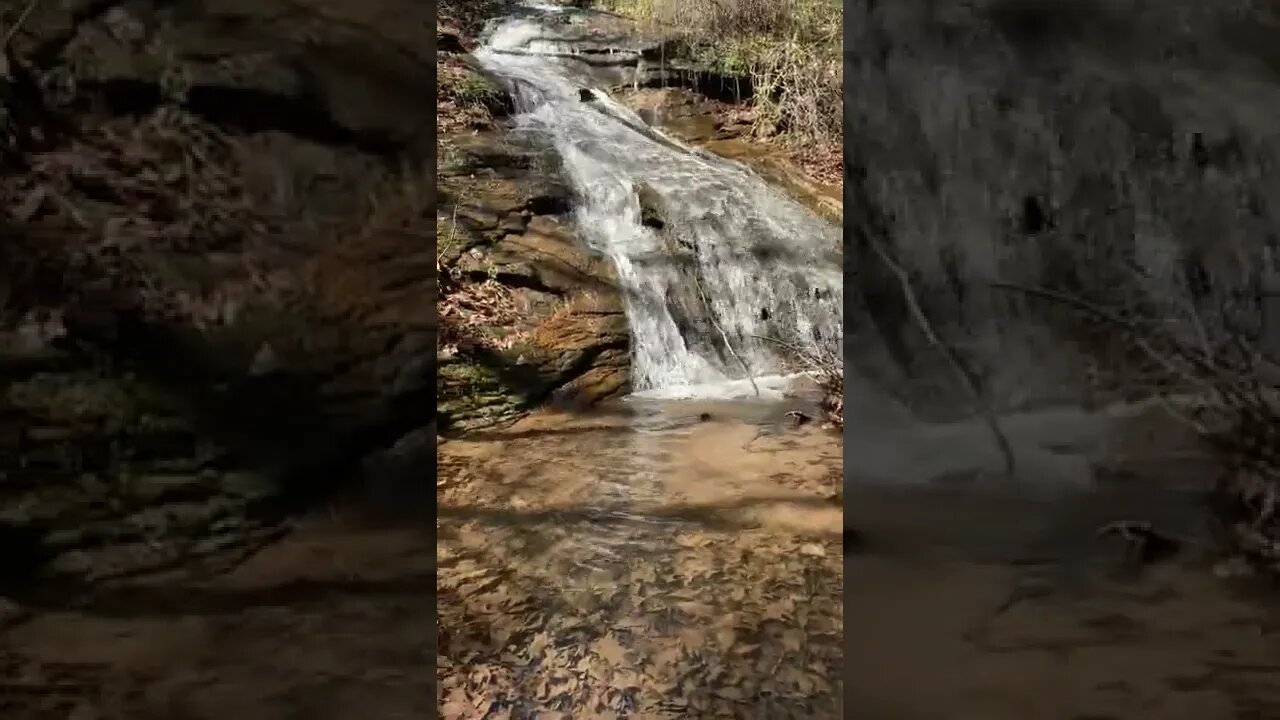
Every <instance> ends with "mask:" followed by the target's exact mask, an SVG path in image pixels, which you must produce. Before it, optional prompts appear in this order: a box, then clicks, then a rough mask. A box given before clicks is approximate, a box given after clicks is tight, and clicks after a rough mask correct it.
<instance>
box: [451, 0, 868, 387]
mask: <svg viewBox="0 0 1280 720" xmlns="http://www.w3.org/2000/svg"><path fill="white" fill-rule="evenodd" d="M585 17H586V13H584V12H582V11H576V10H571V9H567V8H561V7H558V6H546V5H538V6H526V7H525V8H524V10H523V11H522V12H520V13H518V14H516V15H513V16H511V17H508V18H504V19H502V20H500V21H497V22H496V24H495V25H493V26H491V27H490V29H489V32H488V33H487V39H486V42H485V44H484V46H483V47H482V48H481V49H480V50H479V51H478V52H477V53H476V58H477V60H478V61H479V62H480V64H481V65H482V66H483V67H484V68H485V69H486V70H487V71H488V72H490V73H492V74H493V75H494V76H495V77H497V78H498V79H499V80H500V81H501V82H503V83H504V84H505V85H506V87H507V88H508V89H509V91H510V92H511V95H512V97H513V98H514V101H515V105H516V111H517V116H516V123H517V128H516V131H518V132H533V133H539V134H541V135H542V136H544V137H545V138H546V139H547V140H549V142H550V143H551V145H552V146H553V147H554V149H555V151H556V153H557V154H558V155H559V157H560V159H561V160H562V162H563V167H564V170H565V173H566V175H567V177H568V179H569V181H570V183H571V184H572V185H573V187H574V190H575V194H576V198H577V202H576V205H575V210H574V213H575V221H576V224H577V226H578V231H579V234H580V236H581V237H582V238H583V240H584V241H585V242H586V243H588V244H589V245H590V247H591V248H592V249H594V250H596V251H598V252H600V253H601V254H603V255H605V256H606V257H608V258H609V259H610V260H611V261H612V262H613V264H614V265H615V267H616V268H617V274H618V281H619V283H620V285H621V289H622V291H623V296H624V301H625V310H626V313H627V317H628V320H629V323H630V326H631V332H632V348H633V350H632V352H633V368H632V384H633V386H634V387H635V389H636V390H637V391H638V392H645V393H648V394H654V395H662V396H668V397H693V396H701V397H709V396H720V397H725V396H731V395H732V394H734V393H742V392H743V389H744V387H745V388H746V392H751V387H750V385H748V384H747V382H746V381H747V378H748V377H750V378H753V379H754V380H755V381H756V382H755V383H754V385H756V386H760V387H762V388H769V387H777V384H776V383H772V384H771V383H770V382H767V381H770V380H775V381H776V380H778V379H779V377H780V376H781V375H783V374H784V373H785V372H786V371H787V368H786V361H785V357H784V356H785V351H783V350H782V348H781V346H780V345H779V343H777V342H774V341H773V340H779V341H782V342H784V343H787V344H790V345H795V346H798V347H803V348H813V349H817V348H821V349H823V350H825V351H827V352H831V353H833V354H836V355H838V356H842V355H843V351H842V345H843V343H842V342H841V337H842V307H843V298H844V293H843V277H842V274H841V262H840V243H841V234H840V229H839V228H838V227H835V226H833V225H831V224H830V223H828V222H826V221H825V220H823V219H822V218H820V217H819V216H818V215H817V214H816V213H814V212H813V211H811V210H809V209H808V208H806V207H804V206H803V205H801V204H800V203H798V202H796V201H794V200H792V199H790V198H789V197H787V196H785V195H784V194H783V193H782V192H781V191H779V190H778V189H776V188H774V187H772V186H770V185H769V184H768V183H766V182H765V181H764V180H763V179H761V178H760V177H759V176H757V175H756V174H755V173H753V172H752V171H751V170H750V169H748V168H746V167H745V166H743V165H741V164H739V163H737V162H734V161H731V160H727V159H723V158H720V157H717V156H714V155H712V154H710V153H707V152H704V151H701V150H699V149H696V148H692V147H689V146H687V145H686V144H684V143H682V142H680V141H678V140H676V139H675V138H672V137H669V136H667V135H665V134H664V133H662V132H661V131H659V130H657V129H655V128H652V127H649V126H647V125H646V124H645V122H644V121H643V120H642V119H641V118H640V117H639V116H638V115H637V114H636V113H634V112H632V111H631V110H630V109H628V108H627V107H625V106H623V105H622V104H620V103H619V102H617V101H616V100H614V99H613V98H612V97H611V96H610V94H609V90H608V87H609V86H611V85H618V84H624V83H625V84H632V83H634V82H635V80H636V77H635V75H634V74H633V75H631V76H630V77H618V73H620V72H625V71H627V70H629V71H630V72H631V73H638V71H639V69H638V66H639V61H640V56H641V49H640V47H638V46H637V47H635V48H628V47H619V45H620V44H622V45H625V43H620V42H619V41H618V40H616V39H611V40H610V41H609V43H608V44H605V43H604V41H603V40H602V39H593V38H592V37H591V34H590V32H589V31H587V30H585V29H584V25H583V20H584V18H585ZM602 55H603V56H605V57H607V58H609V62H608V63H601V62H588V59H590V58H598V57H600V56H602ZM628 61H630V63H631V64H630V65H629V66H628V65H627V64H626V63H627V62H628ZM610 80H612V82H610ZM642 197H645V198H646V200H645V201H644V202H643V205H644V207H642V200H641V198H642ZM654 207H657V208H658V210H657V211H656V212H657V213H658V214H659V215H660V218H661V219H660V221H658V222H654V221H653V220H652V219H650V220H649V221H647V222H646V213H649V214H652V213H653V212H655V211H654V210H653V208H654Z"/></svg>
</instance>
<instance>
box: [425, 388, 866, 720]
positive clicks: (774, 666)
mask: <svg viewBox="0 0 1280 720" xmlns="http://www.w3.org/2000/svg"><path fill="white" fill-rule="evenodd" d="M797 404H798V403H797V402H792V403H790V404H780V403H778V402H776V401H705V402H689V401H683V402H671V401H645V400H638V399H633V400H631V401H629V402H627V403H625V404H619V405H617V406H615V407H611V408H602V409H600V410H599V411H597V412H595V413H591V414H586V415H557V414H545V415H539V416H535V417H531V418H529V419H527V420H525V421H524V422H522V423H519V424H517V425H516V426H515V427H513V428H511V429H509V430H505V431H497V432H494V433H490V434H474V435H472V436H469V437H467V438H465V439H460V440H453V441H449V442H447V443H445V444H443V445H442V446H441V447H440V451H439V452H440V464H441V478H442V483H443V485H442V487H441V489H440V495H439V497H440V508H439V518H440V520H439V536H440V539H439V546H438V547H439V558H438V562H439V573H440V584H439V588H440V596H439V604H438V607H439V612H440V627H441V630H442V635H441V641H440V642H441V644H440V661H439V662H440V667H439V671H440V678H439V682H440V684H441V692H442V694H443V697H445V698H449V697H454V698H455V699H456V700H457V701H458V702H459V703H463V702H466V703H476V702H479V703H481V704H485V705H486V706H488V707H492V708H493V709H494V710H495V711H497V712H499V713H500V716H504V717H505V716H507V715H505V714H501V713H510V717H534V716H535V714H536V713H537V712H547V711H558V712H567V713H569V715H570V716H572V717H596V716H604V715H597V714H599V713H607V712H614V713H619V714H620V715H619V716H625V714H626V713H637V714H636V715H634V716H637V717H638V716H642V715H641V713H645V712H648V713H655V714H656V716H659V717H713V716H716V715H717V713H721V714H724V715H725V716H728V717H757V716H758V717H779V718H785V717H796V718H836V717H840V716H841V715H840V709H839V708H840V705H839V703H840V699H841V697H842V680H841V677H842V673H841V667H840V656H841V643H842V616H841V612H842V608H841V604H840V602H841V600H840V598H841V586H840V583H841V566H840V562H841V560H840V558H841V550H840V545H839V544H838V539H839V538H840V535H841V525H840V508H839V505H838V502H836V501H833V500H832V495H833V493H834V492H835V490H836V483H837V478H838V468H839V464H838V463H839V444H838V438H836V437H834V436H833V435H832V434H831V433H829V432H828V431H823V430H822V429H820V428H817V427H812V426H811V425H806V426H803V427H798V428H797V427H794V425H793V421H792V420H791V419H789V418H788V417H786V415H785V413H786V411H788V410H790V409H791V408H793V407H796V406H797ZM495 626H500V627H501V628H502V629H501V630H500V631H498V632H496V633H495V632H493V631H492V630H493V628H494V627H495ZM475 668H484V678H485V682H484V683H477V682H475V681H474V672H475V670H474V669H475ZM495 678H497V679H496V680H495ZM753 713H754V714H753ZM760 713H766V714H760ZM445 716H446V717H448V716H450V715H448V713H447V712H446V715H445Z"/></svg>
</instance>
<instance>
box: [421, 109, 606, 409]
mask: <svg viewBox="0 0 1280 720" xmlns="http://www.w3.org/2000/svg"><path fill="white" fill-rule="evenodd" d="M442 148H443V152H442V155H441V161H440V164H439V174H438V181H439V188H440V195H441V199H442V202H441V206H440V210H439V215H440V217H441V218H443V219H446V222H445V223H444V228H446V229H445V230H444V231H443V232H442V234H441V240H440V248H441V259H442V264H443V265H445V266H447V267H449V268H450V273H451V280H450V281H446V283H445V286H446V287H448V288H449V289H448V290H447V291H446V296H447V297H446V305H447V306H451V303H452V301H450V300H448V296H450V295H452V296H453V297H456V298H458V300H457V302H459V303H461V304H463V305H465V304H466V303H468V302H470V300H468V298H469V297H471V295H472V293H474V292H477V290H476V288H478V287H483V288H486V289H485V290H484V292H487V293H492V294H493V297H496V298H503V300H501V302H503V303H506V304H507V306H508V307H511V308H514V309H515V312H513V313H511V314H510V315H504V316H495V317H494V318H490V319H489V321H488V323H487V324H477V325H473V326H470V327H451V328H449V329H448V330H446V331H445V334H444V337H443V342H442V344H443V345H444V346H445V348H446V349H445V356H444V357H443V359H442V360H441V365H440V377H439V386H438V393H439V403H440V410H441V413H442V414H443V415H444V416H445V418H444V420H445V423H446V425H447V427H448V428H450V429H452V430H465V429H468V428H476V427H482V426H486V425H492V424H495V423H501V422H504V421H509V420H511V419H513V418H515V417H518V416H519V415H520V414H522V413H523V412H525V411H527V409H529V408H531V407H533V406H535V405H538V404H542V403H548V402H549V403H553V404H567V405H583V404H590V403H593V402H598V401H600V400H603V399H606V398H610V397H614V396H617V395H619V394H621V393H623V392H625V391H626V390H627V389H628V371H629V365H630V363H629V337H630V336H629V332H628V328H627V323H626V316H625V313H624V312H623V309H622V303H621V298H620V295H619V290H618V287H617V285H616V282H615V276H614V270H613V267H612V265H611V264H610V263H609V262H608V261H607V260H606V259H605V258H603V257H600V256H598V255H596V254H594V253H592V252H591V251H589V250H587V249H586V247H585V245H584V244H583V243H581V242H580V241H579V239H578V238H577V236H576V231H575V230H574V226H573V219H572V217H571V216H570V212H571V210H572V203H573V197H572V190H571V188H570V187H569V186H568V184H567V183H566V182H565V181H564V179H563V178H562V177H561V176H560V172H559V169H558V166H557V160H556V157H555V154H554V151H553V150H552V149H551V148H549V147H546V146H544V145H542V144H541V143H540V142H538V141H536V140H534V139H533V138H531V137H529V136H524V135H519V134H510V133H506V132H505V131H503V130H501V129H496V130H494V131H492V132H488V133H479V134H474V135H459V136H452V137H448V138H445V139H444V140H443V141H442ZM446 312H447V311H446ZM451 317H452V316H451ZM466 317H467V316H466V315H462V316H458V319H457V320H456V321H446V322H456V324H457V325H463V324H465V323H466Z"/></svg>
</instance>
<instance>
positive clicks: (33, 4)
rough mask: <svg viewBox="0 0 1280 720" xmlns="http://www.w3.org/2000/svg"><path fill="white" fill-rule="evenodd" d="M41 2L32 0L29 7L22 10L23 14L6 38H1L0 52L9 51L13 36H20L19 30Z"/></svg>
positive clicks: (14, 22) (6, 33)
mask: <svg viewBox="0 0 1280 720" xmlns="http://www.w3.org/2000/svg"><path fill="white" fill-rule="evenodd" d="M39 3H40V0H30V1H29V2H28V3H27V6H26V7H24V8H23V9H22V14H21V15H19V16H18V19H17V20H14V21H13V27H10V28H9V30H8V31H7V32H5V34H4V38H0V52H3V51H5V50H8V49H9V43H10V42H11V41H12V40H13V36H14V35H17V34H18V30H19V29H21V28H22V24H23V23H24V22H26V21H27V17H28V16H29V15H31V11H32V10H35V9H36V5H38V4H39Z"/></svg>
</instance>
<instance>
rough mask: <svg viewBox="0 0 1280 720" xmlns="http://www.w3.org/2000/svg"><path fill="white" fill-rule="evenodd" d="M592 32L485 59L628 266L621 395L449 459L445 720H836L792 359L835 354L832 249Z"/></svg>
mask: <svg viewBox="0 0 1280 720" xmlns="http://www.w3.org/2000/svg"><path fill="white" fill-rule="evenodd" d="M601 17H602V16H600V15H597V14H593V13H588V12H581V11H576V10H572V9H567V8H562V7H559V6H546V5H540V6H526V7H525V8H523V9H521V10H518V11H517V12H516V13H515V14H514V15H512V16H510V17H508V18H505V19H502V20H498V21H495V22H493V23H492V24H491V25H490V27H489V28H488V30H487V31H486V35H485V38H486V39H485V42H484V46H483V47H482V48H481V49H480V50H478V51H477V52H476V53H475V56H476V58H477V60H478V61H479V62H480V64H481V65H482V66H483V67H484V69H485V70H487V71H488V72H489V73H490V74H492V75H493V76H494V77H495V78H497V79H498V80H499V81H500V82H501V83H502V84H504V85H505V86H506V87H507V88H508V89H509V91H510V92H511V94H512V96H513V97H514V99H515V105H516V110H517V114H516V117H515V128H514V129H513V130H512V132H514V133H534V134H537V135H539V136H541V138H542V139H544V140H546V141H549V144H550V145H551V146H552V147H553V148H554V150H555V153H556V155H557V156H558V160H559V161H560V163H561V164H562V166H563V169H564V174H565V175H566V176H567V178H568V180H569V182H570V183H571V185H572V186H573V188H574V193H575V206H574V219H575V222H576V226H577V230H578V234H579V237H581V238H582V239H583V241H584V242H585V243H586V244H587V245H588V246H589V247H590V248H591V249H593V250H595V251H597V252H599V253H600V254H601V255H603V256H604V257H607V258H608V259H609V260H610V261H611V262H612V264H613V265H614V267H615V268H616V269H617V277H618V282H619V284H620V285H621V288H622V290H623V297H624V306H625V311H626V315H627V320H628V323H629V325H630V328H631V346H632V357H631V383H632V388H633V393H632V394H631V395H630V396H628V397H627V398H626V399H624V400H622V401H619V402H615V403H612V404H607V405H603V406H600V407H597V408H594V409H592V410H589V411H576V412H572V413H562V412H551V411H546V412H540V413H537V414H535V415H534V416H531V417H529V418H526V419H525V420H523V421H521V422H520V423H517V424H516V425H515V426H514V427H512V428H509V429H505V430H495V431H491V432H484V431H480V432H471V433H467V434H465V435H463V436H461V437H460V438H458V439H453V440H449V441H447V442H444V443H442V444H441V445H440V448H439V461H438V462H439V467H440V478H441V480H440V482H441V483H442V484H441V486H440V488H439V492H438V498H439V510H438V517H439V523H438V528H439V536H440V539H439V546H438V548H439V549H438V561H439V572H440V581H439V593H440V595H439V598H438V608H439V622H440V628H441V635H440V656H439V661H438V668H437V671H438V682H439V685H440V689H439V693H440V698H441V702H442V708H441V712H442V716H443V717H510V718H533V717H566V718H568V717H575V718H576V717H672V718H676V717H768V718H837V717H841V716H842V712H841V705H840V704H841V698H842V695H843V690H842V687H843V685H842V674H843V673H842V670H841V654H842V649H841V648H842V643H843V629H842V626H843V623H842V619H841V614H842V605H841V581H842V577H841V576H842V572H841V567H840V563H841V550H840V545H839V539H840V537H841V525H840V506H839V501H838V498H837V497H836V491H837V487H838V483H839V463H840V445H839V439H838V438H837V437H835V436H834V435H833V434H832V433H831V432H830V431H829V430H826V429H823V428H820V427H818V426H817V425H818V424H817V423H816V422H814V423H809V424H806V425H803V426H800V427H796V425H795V422H794V421H793V420H792V418H790V417H788V416H787V413H788V411H791V410H802V411H804V412H805V413H807V415H808V416H809V417H816V416H817V415H818V414H819V413H818V410H817V402H818V399H819V397H818V395H819V393H818V390H817V388H815V387H811V386H810V385H809V384H808V383H807V381H805V380H804V379H803V378H801V377H799V376H797V375H796V374H795V373H794V369H793V368H791V367H789V365H788V362H787V360H786V358H785V357H784V353H783V352H782V351H781V349H782V348H784V347H786V346H795V347H799V348H804V349H807V350H809V351H810V352H822V353H826V354H832V355H835V356H837V357H838V356H839V354H840V352H841V350H840V346H841V312H842V305H843V278H842V276H841V264H840V252H839V251H840V242H841V241H840V230H839V228H838V227H836V226H834V225H832V224H831V223H829V222H828V221H826V220H824V219H822V218H820V217H819V216H818V215H817V214H816V213H815V212H813V211H812V210H810V209H808V208H806V207H805V206H804V205H802V204H800V203H799V202H797V201H795V200H793V199H791V198H790V197H789V196H787V195H786V194H785V193H784V192H782V191H781V190H780V189H778V188H776V187H773V186H771V185H770V184H769V183H767V182H766V181H765V180H763V179H761V178H760V177H759V176H758V175H757V174H756V173H755V172H753V171H751V170H749V169H748V168H747V167H745V166H744V165H742V164H739V163H738V162H736V161H734V160H729V159H726V158H721V157H718V156H715V155H713V154H710V153H708V152H705V151H703V150H700V149H697V148H694V147H692V146H690V145H687V144H685V143H684V142H681V141H680V140H678V139H677V138H675V137H673V136H670V135H668V134H666V133H664V132H663V131H662V130H661V129H659V128H657V127H653V126H650V125H648V124H646V123H645V121H644V120H643V119H641V117H640V116H639V115H637V114H636V113H635V112H633V111H632V110H630V109H628V108H627V107H626V106H624V105H623V104H621V103H620V102H618V101H616V100H615V99H614V98H612V97H611V96H610V93H609V88H610V87H618V86H629V85H632V84H634V83H636V82H638V79H639V73H640V69H639V67H638V66H639V65H640V64H641V62H642V58H643V56H644V54H645V51H646V49H648V48H650V47H654V46H655V43H653V42H652V41H645V40H642V39H640V38H636V37H630V36H628V35H627V34H625V33H614V32H610V31H608V30H606V29H604V28H603V27H601V26H600V25H599V20H600V18H601ZM632 35H634V32H633V33H632ZM476 709H482V710H481V711H480V712H477V711H476ZM484 713H488V714H484Z"/></svg>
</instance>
